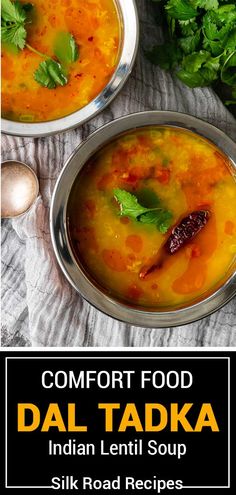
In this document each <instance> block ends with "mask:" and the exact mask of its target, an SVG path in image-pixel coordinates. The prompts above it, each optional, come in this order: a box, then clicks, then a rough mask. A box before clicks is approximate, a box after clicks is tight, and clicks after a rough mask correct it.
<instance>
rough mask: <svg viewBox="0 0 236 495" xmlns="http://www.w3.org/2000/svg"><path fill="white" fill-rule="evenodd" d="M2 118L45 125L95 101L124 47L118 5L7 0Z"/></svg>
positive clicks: (90, 0) (98, 0)
mask: <svg viewBox="0 0 236 495" xmlns="http://www.w3.org/2000/svg"><path fill="white" fill-rule="evenodd" d="M1 34H2V46H3V49H2V115H3V117H5V118H6V119H10V120H15V121H22V122H44V121H49V120H54V119H57V118H60V117H63V116H65V115H69V114H71V113H73V112H75V111H76V110H79V109H80V108H82V107H84V106H85V105H87V104H88V103H89V102H91V101H92V100H93V99H94V98H95V97H96V96H97V95H98V94H99V93H100V92H101V91H102V90H103V89H104V88H105V86H106V85H107V83H108V82H109V80H110V79H111V77H112V75H113V73H114V71H115V68H116V65H117V60H118V55H119V45H120V23H119V16H118V13H117V10H116V7H115V4H114V2H113V0H83V1H82V2H81V1H78V0H51V1H50V2H45V1H44V0H34V2H33V4H31V3H28V2H26V1H21V2H11V1H10V0H2V14H1Z"/></svg>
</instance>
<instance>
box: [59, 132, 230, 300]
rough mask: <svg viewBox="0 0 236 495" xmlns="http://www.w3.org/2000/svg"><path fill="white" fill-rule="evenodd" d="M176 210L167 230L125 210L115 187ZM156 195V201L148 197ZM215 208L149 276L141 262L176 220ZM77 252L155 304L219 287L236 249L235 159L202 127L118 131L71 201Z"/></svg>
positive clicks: (107, 285) (97, 275)
mask: <svg viewBox="0 0 236 495" xmlns="http://www.w3.org/2000/svg"><path fill="white" fill-rule="evenodd" d="M117 188H119V189H123V190H126V191H129V192H130V193H132V194H134V195H136V197H138V198H139V202H140V204H142V205H143V206H146V207H151V206H152V204H151V203H152V202H153V198H155V197H156V198H157V197H158V199H159V201H160V203H161V204H162V205H164V207H165V208H166V209H168V210H169V211H171V212H172V215H173V218H172V225H171V228H170V229H169V230H168V231H167V232H166V233H165V234H162V233H161V232H160V231H159V230H158V229H157V227H156V225H153V224H144V223H141V222H140V221H137V220H135V219H132V218H130V217H128V216H127V217H126V216H120V207H119V205H118V203H117V202H116V200H115V198H114V190H115V189H117ZM148 202H149V204H147V203H148ZM201 210H204V211H208V212H209V220H208V222H207V223H206V225H204V227H203V228H202V230H201V231H200V232H199V233H198V234H197V235H196V236H195V237H194V238H193V239H192V240H190V241H189V242H187V243H186V244H184V245H183V247H182V248H181V249H179V251H178V252H176V253H175V254H173V255H169V256H168V255H167V256H166V257H165V261H164V262H163V264H162V265H161V266H160V267H159V268H158V269H156V270H154V271H153V272H152V273H150V274H149V275H148V276H146V277H145V278H144V279H140V270H141V269H142V268H143V267H144V266H146V265H149V264H150V263H152V260H153V259H155V258H156V257H157V256H158V253H160V252H161V249H162V246H163V245H164V244H165V243H166V241H167V239H168V238H169V236H170V233H171V231H172V229H173V228H174V226H176V225H177V224H179V222H180V221H181V220H182V219H183V218H184V217H186V216H188V215H189V214H190V213H191V212H194V211H201ZM67 215H68V230H69V236H70V242H71V245H72V248H73V251H74V253H75V255H76V257H77V258H78V259H79V260H80V261H81V262H82V265H83V266H84V268H85V270H87V271H88V272H89V273H90V275H91V276H92V278H93V279H94V280H95V281H96V282H97V283H98V284H99V285H100V287H101V288H102V289H103V290H105V291H106V292H108V293H109V294H110V295H112V296H113V297H115V298H117V299H119V300H121V301H123V302H127V303H128V304H133V305H135V306H137V305H139V306H144V307H152V308H160V307H174V306H184V305H188V304H190V303H191V302H193V301H196V300H198V299H199V298H201V297H203V296H204V297H205V296H206V295H208V294H209V293H210V292H211V291H212V290H214V289H216V288H217V287H218V286H219V285H220V284H221V283H222V282H223V281H224V280H225V276H226V275H227V272H228V273H230V271H231V270H232V267H233V264H234V262H235V257H236V249H235V246H236V179H235V177H234V176H233V172H232V168H231V167H230V163H229V160H228V159H227V158H226V157H225V156H224V155H223V154H222V153H221V152H220V151H219V150H218V149H217V148H216V147H215V146H213V145H212V144H211V143H210V142H208V141H207V140H205V139H203V138H201V137H200V136H198V135H197V134H194V133H192V132H188V131H184V130H183V131H182V130H178V129H175V128H168V127H163V128H161V127H146V128H144V129H141V130H137V131H134V132H130V133H128V134H126V135H123V136H121V137H119V138H117V139H116V140H115V141H113V142H112V143H110V144H109V145H107V146H106V147H104V148H103V149H102V150H100V151H99V152H98V153H96V154H95V155H94V156H93V158H92V159H91V160H90V161H89V162H88V163H87V164H86V165H85V167H84V168H83V170H82V171H81V172H80V174H79V175H78V177H77V179H76V181H75V183H74V186H73V189H72V192H71V195H70V199H69V205H68V211H67Z"/></svg>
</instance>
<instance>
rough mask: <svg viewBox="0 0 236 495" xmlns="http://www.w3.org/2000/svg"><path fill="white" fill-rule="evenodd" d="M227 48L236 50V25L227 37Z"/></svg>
mask: <svg viewBox="0 0 236 495" xmlns="http://www.w3.org/2000/svg"><path fill="white" fill-rule="evenodd" d="M224 48H225V50H232V51H234V50H236V27H235V28H234V29H232V31H230V32H229V33H228V36H227V39H226V40H225V43H224Z"/></svg>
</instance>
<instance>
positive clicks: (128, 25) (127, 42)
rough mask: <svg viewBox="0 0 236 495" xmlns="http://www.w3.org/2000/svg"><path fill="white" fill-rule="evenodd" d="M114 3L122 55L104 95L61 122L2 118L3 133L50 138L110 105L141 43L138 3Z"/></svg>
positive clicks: (124, 0)
mask: <svg viewBox="0 0 236 495" xmlns="http://www.w3.org/2000/svg"><path fill="white" fill-rule="evenodd" d="M114 1H115V4H116V6H117V11H118V14H119V18H120V24H121V47H120V56H119V62H118V64H117V67H116V70H115V72H114V74H113V76H112V78H111V79H110V81H109V83H108V84H107V85H106V87H105V88H104V89H103V90H102V91H101V93H99V95H98V96H96V98H95V99H94V100H92V101H91V102H90V103H89V104H88V105H86V106H85V107H83V108H81V109H80V110H78V111H77V112H74V113H72V114H70V115H67V116H66V117H62V118H60V119H56V120H50V121H48V122H37V123H35V124H30V123H24V122H16V121H12V120H7V119H2V132H3V133H5V134H12V135H14V136H29V137H40V136H49V135H51V134H56V133H57V132H63V131H66V130H68V129H73V128H74V127H77V126H79V125H81V124H83V123H84V122H87V121H88V120H90V119H91V118H93V117H94V116H95V115H97V114H98V113H99V112H101V110H103V109H104V108H105V107H106V106H107V105H108V104H109V103H111V101H112V100H113V98H115V96H116V95H117V94H118V93H119V91H120V90H121V89H122V87H123V85H124V84H125V82H126V80H127V78H128V76H129V75H130V73H131V71H132V68H133V65H134V61H135V58H136V54H137V49H138V41H139V23H138V13H137V8H136V3H135V0H114ZM49 91H50V90H49Z"/></svg>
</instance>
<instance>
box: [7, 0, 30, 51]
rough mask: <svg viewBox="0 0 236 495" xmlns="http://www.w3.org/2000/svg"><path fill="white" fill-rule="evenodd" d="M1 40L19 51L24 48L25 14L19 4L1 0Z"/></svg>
mask: <svg viewBox="0 0 236 495" xmlns="http://www.w3.org/2000/svg"><path fill="white" fill-rule="evenodd" d="M1 7H2V8H1V38H2V42H3V43H12V44H14V45H15V46H16V47H18V48H20V49H21V50H22V49H23V48H24V46H25V40H26V35H27V33H26V29H25V20H26V13H25V11H24V9H23V6H22V5H21V4H20V3H19V2H14V3H13V2H11V1H10V0H2V5H1Z"/></svg>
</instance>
